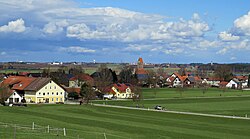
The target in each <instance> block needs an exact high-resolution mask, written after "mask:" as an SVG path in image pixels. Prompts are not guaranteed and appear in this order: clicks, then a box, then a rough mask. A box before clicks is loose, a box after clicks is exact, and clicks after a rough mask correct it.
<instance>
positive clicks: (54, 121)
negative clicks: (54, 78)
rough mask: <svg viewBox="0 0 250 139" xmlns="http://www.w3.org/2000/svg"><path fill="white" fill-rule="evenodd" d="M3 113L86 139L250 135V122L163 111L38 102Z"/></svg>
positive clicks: (4, 118)
mask: <svg viewBox="0 0 250 139" xmlns="http://www.w3.org/2000/svg"><path fill="white" fill-rule="evenodd" d="M0 113H1V117H0V121H1V122H6V121H8V122H11V123H19V124H26V125H31V123H32V122H35V123H36V124H39V125H48V124H49V125H51V126H54V127H61V128H63V127H66V128H67V134H68V136H72V137H75V138H76V137H77V135H79V136H80V137H84V138H104V137H103V133H104V132H105V133H106V134H107V138H108V139H110V138H111V139H112V138H122V137H123V138H135V139H137V138H138V139H139V138H183V139H184V138H188V139H190V138H192V139H201V138H202V139H204V138H208V139H210V138H218V139H219V138H220V139H221V138H225V139H228V138H241V139H243V138H248V137H249V136H250V132H249V130H250V126H249V124H250V121H246V120H236V119H223V118H209V117H200V116H190V115H178V114H168V113H161V112H149V111H138V110H127V109H117V108H103V107H92V106H87V107H86V106H75V105H53V106H51V105H34V106H29V107H27V108H18V107H13V108H10V107H1V108H0ZM1 130H4V129H3V128H0V132H1ZM3 136H5V137H6V136H7V135H6V134H0V138H3ZM20 136H21V135H20ZM20 136H19V137H20ZM120 136H121V137H120ZM17 137H18V136H17ZM22 137H23V138H25V137H26V138H28V137H30V136H25V135H23V136H22ZM32 138H34V139H35V138H41V136H40V137H39V136H32ZM43 138H47V137H46V136H43Z"/></svg>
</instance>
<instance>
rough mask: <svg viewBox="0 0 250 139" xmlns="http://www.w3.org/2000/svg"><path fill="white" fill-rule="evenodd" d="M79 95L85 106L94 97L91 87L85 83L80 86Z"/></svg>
mask: <svg viewBox="0 0 250 139" xmlns="http://www.w3.org/2000/svg"><path fill="white" fill-rule="evenodd" d="M80 95H81V96H82V97H83V99H84V101H85V102H86V104H89V101H90V100H92V99H94V97H95V94H94V90H93V88H92V86H90V85H88V84H87V83H84V84H82V86H81V91H80Z"/></svg>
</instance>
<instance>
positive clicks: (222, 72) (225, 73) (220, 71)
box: [214, 65, 233, 81]
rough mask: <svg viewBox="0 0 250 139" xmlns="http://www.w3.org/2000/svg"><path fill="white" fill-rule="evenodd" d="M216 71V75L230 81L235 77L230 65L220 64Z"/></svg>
mask: <svg viewBox="0 0 250 139" xmlns="http://www.w3.org/2000/svg"><path fill="white" fill-rule="evenodd" d="M214 73H215V76H216V77H218V78H220V79H222V80H223V81H229V80H230V79H231V78H232V77H233V74H232V70H231V67H230V66H228V65H218V66H217V68H216V69H215V71H214Z"/></svg>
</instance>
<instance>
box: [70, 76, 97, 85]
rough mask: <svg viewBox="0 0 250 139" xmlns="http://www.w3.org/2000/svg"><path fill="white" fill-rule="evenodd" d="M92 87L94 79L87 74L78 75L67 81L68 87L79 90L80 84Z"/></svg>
mask: <svg viewBox="0 0 250 139" xmlns="http://www.w3.org/2000/svg"><path fill="white" fill-rule="evenodd" d="M84 83H87V84H89V85H91V86H93V85H94V79H93V78H92V77H91V76H90V75H88V74H80V75H77V76H74V77H72V78H70V79H69V87H74V88H79V87H81V85H82V84H84Z"/></svg>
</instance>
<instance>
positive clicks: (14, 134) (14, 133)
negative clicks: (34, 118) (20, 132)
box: [13, 125, 16, 139]
mask: <svg viewBox="0 0 250 139" xmlns="http://www.w3.org/2000/svg"><path fill="white" fill-rule="evenodd" d="M13 138H14V139H16V125H14V136H13Z"/></svg>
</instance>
